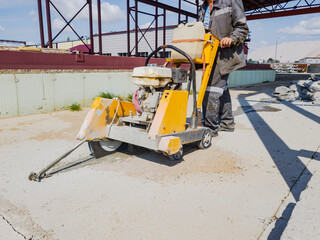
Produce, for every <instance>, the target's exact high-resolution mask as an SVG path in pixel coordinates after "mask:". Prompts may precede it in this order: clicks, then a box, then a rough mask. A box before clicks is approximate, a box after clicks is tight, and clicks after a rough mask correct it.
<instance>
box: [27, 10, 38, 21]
mask: <svg viewBox="0 0 320 240" xmlns="http://www.w3.org/2000/svg"><path fill="white" fill-rule="evenodd" d="M28 14H29V16H31V17H32V21H33V22H37V21H38V19H37V16H38V14H37V12H36V11H35V10H33V9H32V10H31V11H30V12H29V13H28Z"/></svg>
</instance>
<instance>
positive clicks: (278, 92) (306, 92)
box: [273, 74, 320, 105]
mask: <svg viewBox="0 0 320 240" xmlns="http://www.w3.org/2000/svg"><path fill="white" fill-rule="evenodd" d="M273 95H274V96H275V97H277V98H278V99H279V100H280V101H295V100H303V101H312V102H313V104H319V105H320V76H316V75H314V74H312V75H311V76H310V77H309V79H308V80H294V81H291V82H290V85H289V87H286V86H280V87H276V89H275V90H274V92H273Z"/></svg>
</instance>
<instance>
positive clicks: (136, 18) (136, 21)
mask: <svg viewBox="0 0 320 240" xmlns="http://www.w3.org/2000/svg"><path fill="white" fill-rule="evenodd" d="M134 10H135V43H136V44H135V46H136V54H135V55H136V57H138V55H139V51H138V1H137V0H135V9H134Z"/></svg>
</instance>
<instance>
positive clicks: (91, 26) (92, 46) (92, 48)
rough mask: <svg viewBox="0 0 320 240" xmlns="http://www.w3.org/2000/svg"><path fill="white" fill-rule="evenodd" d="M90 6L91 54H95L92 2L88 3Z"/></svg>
mask: <svg viewBox="0 0 320 240" xmlns="http://www.w3.org/2000/svg"><path fill="white" fill-rule="evenodd" d="M87 3H88V5H89V25H90V26H89V27H90V46H91V48H90V54H94V39H93V21H92V0H88V1H87Z"/></svg>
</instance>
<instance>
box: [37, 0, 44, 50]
mask: <svg viewBox="0 0 320 240" xmlns="http://www.w3.org/2000/svg"><path fill="white" fill-rule="evenodd" d="M38 16H39V30H40V41H41V47H43V48H44V47H45V43H44V32H43V16H42V4H41V0H38Z"/></svg>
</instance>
